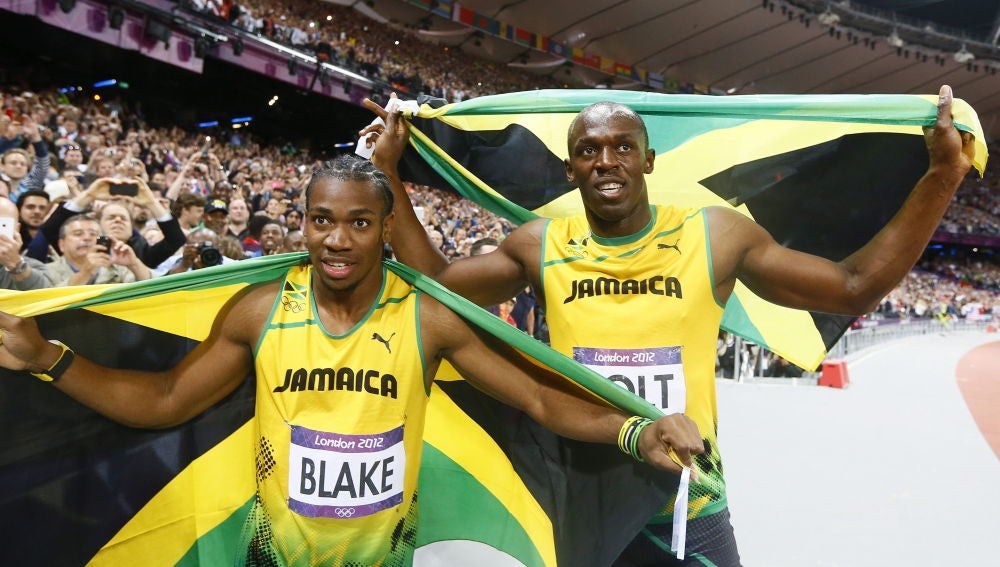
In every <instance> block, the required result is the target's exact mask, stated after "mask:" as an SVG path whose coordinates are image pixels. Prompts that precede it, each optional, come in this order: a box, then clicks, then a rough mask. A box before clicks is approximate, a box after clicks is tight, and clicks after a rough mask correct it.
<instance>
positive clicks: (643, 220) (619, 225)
mask: <svg viewBox="0 0 1000 567" xmlns="http://www.w3.org/2000/svg"><path fill="white" fill-rule="evenodd" d="M652 218H653V217H652V213H651V212H650V210H649V203H643V204H642V206H640V207H636V208H635V210H634V211H632V212H631V213H629V215H628V216H626V217H624V218H621V219H618V220H613V221H609V220H605V219H602V218H599V217H598V216H597V215H595V214H593V213H591V212H590V211H587V223H588V224H589V225H590V231H591V232H592V233H593V234H595V235H597V236H599V237H601V238H622V237H626V236H632V235H633V234H636V233H638V232H640V231H642V230H644V229H645V228H646V226H647V225H649V221H650V220H651V219H652Z"/></svg>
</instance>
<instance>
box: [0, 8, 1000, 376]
mask: <svg viewBox="0 0 1000 567" xmlns="http://www.w3.org/2000/svg"><path fill="white" fill-rule="evenodd" d="M187 6H188V7H189V8H191V9H193V10H195V11H198V12H201V13H202V14H205V15H209V16H210V17H213V18H217V19H220V20H225V21H226V22H228V23H230V24H232V25H235V26H238V27H240V28H242V29H244V30H246V31H248V32H251V33H256V34H260V35H262V36H266V37H268V38H270V39H273V40H275V41H280V42H284V43H286V44H289V45H292V46H296V47H299V48H302V49H304V50H307V51H310V52H312V53H315V54H316V55H317V56H318V57H320V58H321V59H326V60H330V61H333V62H336V63H338V64H341V65H346V66H348V67H351V68H352V69H355V70H356V71H358V72H359V73H363V74H366V75H368V76H370V77H373V78H379V79H382V80H384V81H386V82H388V83H392V84H393V85H394V87H396V88H397V89H401V90H407V91H410V92H411V93H427V94H431V95H433V96H439V97H442V98H447V99H450V100H456V101H457V100H463V99H466V98H471V97H476V96H480V95H484V94H492V93H497V92H508V91H515V90H527V89H532V88H540V87H558V86H562V85H557V84H555V81H553V80H552V79H551V78H547V77H539V76H537V75H532V74H527V73H523V72H519V71H516V70H513V69H511V68H510V67H507V66H505V65H498V64H496V63H492V62H485V61H481V60H476V59H474V58H472V57H469V56H467V55H465V54H462V53H461V52H460V50H457V49H451V50H444V48H443V47H442V46H440V45H436V44H434V43H430V42H427V41H424V40H423V39H422V38H421V37H420V34H419V30H418V29H412V28H409V29H407V28H401V27H399V26H396V25H391V24H382V23H379V22H376V21H375V20H372V19H369V18H367V17H365V16H363V15H361V14H360V13H359V12H357V11H356V10H353V9H351V8H347V7H341V6H337V5H334V4H330V3H315V2H308V1H305V0H281V1H279V2H268V3H266V5H265V4H263V3H253V4H246V3H243V4H237V3H236V2H235V1H233V0H222V1H217V0H194V1H193V2H188V3H187ZM400 42H403V43H404V44H405V45H403V46H401V45H400ZM404 53H405V56H404V55H403V54H404ZM483 77H489V83H488V84H483V83H482V82H481V81H482V78H483ZM550 83H551V84H550ZM3 91H4V92H3V95H2V96H3V98H2V112H0V134H2V135H0V154H2V159H0V194H2V195H8V196H9V198H10V201H6V200H4V201H3V202H0V205H4V206H8V207H9V206H10V205H11V203H16V209H14V210H13V212H11V213H7V212H4V211H5V210H6V209H2V210H0V217H2V216H6V215H8V214H9V215H11V216H17V217H18V220H19V221H20V227H19V230H18V231H16V232H15V233H14V234H13V235H12V237H11V243H7V242H6V241H5V240H4V238H3V237H0V263H2V267H3V273H2V275H3V277H2V278H0V285H2V286H4V287H6V288H9V289H30V288H34V287H47V286H50V285H55V286H59V285H76V284H95V283H116V282H128V281H136V280H144V279H148V278H151V277H159V276H163V275H166V274H172V273H178V272H183V271H187V270H191V269H200V268H202V267H206V266H211V265H215V264H220V263H227V262H234V261H239V260H242V259H245V258H251V257H255V256H261V255H269V254H275V253H281V252H289V251H299V250H304V244H303V239H302V231H301V228H302V221H303V202H302V198H303V191H304V189H305V186H306V184H307V183H308V180H309V175H310V171H311V170H312V169H313V167H315V166H317V165H318V164H319V163H320V162H321V158H322V157H327V156H318V155H310V154H309V153H308V152H306V151H299V150H296V149H295V148H292V147H289V146H287V145H286V146H281V147H279V146H275V145H269V144H266V143H263V142H261V141H258V140H256V139H255V138H254V136H252V135H250V134H245V133H241V134H240V135H238V136H236V135H233V136H232V137H230V138H228V139H225V140H220V139H213V138H211V137H206V136H204V134H203V133H197V132H193V131H185V130H183V129H181V128H179V127H177V126H176V125H151V124H148V123H146V122H145V121H144V120H143V119H142V117H141V115H140V114H138V113H136V112H133V111H132V110H131V109H130V108H129V104H126V103H122V102H118V101H110V102H104V101H95V100H93V99H89V98H85V97H83V96H79V97H74V98H70V96H71V95H69V94H65V93H59V92H56V91H40V92H33V91H30V90H29V91H25V90H21V89H14V88H13V87H8V88H5V89H3ZM359 126H360V125H359ZM998 183H1000V177H998V176H997V174H996V172H995V170H992V169H990V170H988V171H987V175H986V177H985V178H984V179H982V180H980V179H973V178H970V179H969V180H968V181H967V182H966V183H965V184H964V185H963V187H962V188H961V189H960V190H959V192H958V196H957V197H956V199H955V202H954V204H953V206H952V207H951V209H950V210H949V211H948V213H947V215H946V217H945V221H944V222H943V223H942V230H944V231H945V232H950V233H957V234H976V235H986V236H995V235H1000V197H997V194H998V193H997V191H995V189H996V187H997V185H998ZM407 190H408V192H409V195H410V197H411V199H412V200H413V203H414V206H415V208H416V210H417V211H418V213H419V214H420V215H422V221H423V223H424V225H425V227H426V229H427V231H428V234H429V235H430V237H431V239H432V240H434V241H435V242H437V243H438V245H439V247H440V248H441V250H442V251H443V252H444V253H445V254H446V255H448V256H451V257H461V256H468V255H472V254H474V253H475V245H477V243H479V245H482V244H483V243H496V242H499V241H501V240H503V238H504V237H505V236H506V235H507V234H508V233H509V232H510V231H511V230H512V228H513V227H512V225H511V224H510V222H508V221H507V220H505V219H502V218H500V217H498V216H496V215H494V214H492V213H490V212H489V211H486V210H484V209H482V208H481V207H479V206H478V205H476V204H474V203H472V202H469V201H466V200H464V199H462V198H460V197H458V196H456V195H454V194H453V193H450V192H447V191H443V190H440V189H435V188H431V187H425V186H417V185H412V184H410V185H408V186H407ZM101 237H107V238H109V240H108V241H99V238H101ZM949 250H950V252H949V253H947V254H945V253H943V252H942V253H940V254H933V253H932V252H931V251H930V250H929V251H928V254H927V255H926V256H925V258H924V260H922V262H921V263H920V265H919V266H918V267H917V269H915V270H914V271H913V272H911V274H910V276H909V277H908V278H907V279H906V280H904V282H903V283H902V284H900V286H899V287H898V288H897V289H895V290H894V291H893V292H892V293H890V294H889V296H888V297H886V298H885V300H884V301H883V302H882V304H881V306H880V307H879V308H878V309H877V310H876V311H875V312H873V313H871V314H869V315H868V316H866V317H867V318H869V319H882V318H926V317H942V318H946V317H955V318H977V319H978V318H984V317H990V316H992V310H993V306H994V305H995V304H996V303H997V302H998V301H997V298H998V294H1000V265H998V263H997V262H996V260H994V259H993V257H992V256H990V255H984V254H981V253H980V254H971V253H968V252H967V251H966V252H956V250H959V249H957V248H954V247H952V248H950V249H949ZM22 257H23V260H22ZM521 300H522V301H523V303H522V304H521V305H516V306H512V305H505V306H500V307H499V308H498V309H497V312H498V313H499V312H501V311H502V313H503V315H504V317H505V318H506V317H507V314H508V311H510V315H511V317H510V319H509V320H510V321H511V322H512V323H514V324H517V325H518V326H519V327H520V328H522V330H526V331H529V332H531V334H533V335H535V336H536V337H539V338H542V339H543V340H544V338H545V325H544V316H543V314H542V313H541V312H540V310H539V309H538V307H537V305H536V304H535V303H534V300H533V297H532V296H531V294H530V290H527V291H526V295H524V297H522V298H521ZM528 313H530V314H531V317H530V318H531V323H530V324H529V323H527V320H528ZM725 350H726V349H725V344H724V343H722V344H720V359H721V358H722V357H724V352H725ZM723 366H724V365H723Z"/></svg>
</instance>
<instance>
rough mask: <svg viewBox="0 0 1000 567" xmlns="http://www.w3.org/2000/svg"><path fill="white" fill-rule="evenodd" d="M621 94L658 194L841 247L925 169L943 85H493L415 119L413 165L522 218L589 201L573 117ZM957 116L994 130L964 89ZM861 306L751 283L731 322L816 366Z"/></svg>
mask: <svg viewBox="0 0 1000 567" xmlns="http://www.w3.org/2000/svg"><path fill="white" fill-rule="evenodd" d="M604 100H610V101H614V102H619V103H622V104H625V105H628V106H629V107H631V108H632V109H634V110H635V111H636V112H638V113H639V114H640V115H641V116H642V117H643V119H644V120H645V122H646V127H647V129H648V130H649V141H650V147H652V148H654V149H655V150H656V156H657V157H656V168H655V170H654V172H653V173H652V174H650V175H648V176H646V185H647V187H648V190H649V198H650V201H651V202H653V203H659V204H674V205H678V206H694V207H701V206H710V205H725V206H730V207H733V208H735V209H736V210H738V211H740V212H741V213H743V214H745V215H747V216H749V217H751V218H753V219H754V220H755V221H757V222H758V223H759V224H760V225H762V226H763V227H764V228H765V229H767V230H768V232H770V233H771V235H772V236H773V237H774V238H775V240H777V241H778V242H780V243H781V244H783V245H785V246H788V247H790V248H793V249H796V250H800V251H804V252H809V253H812V254H817V255H820V256H823V257H825V258H828V259H831V260H835V261H838V260H841V259H843V258H844V257H846V256H847V255H848V254H850V253H851V252H853V251H854V250H856V249H858V248H859V247H860V246H861V245H863V244H864V243H865V242H867V241H868V240H869V239H870V238H871V237H872V236H873V235H874V234H875V233H876V232H877V231H878V230H879V229H880V228H881V227H882V226H883V225H885V223H886V222H888V220H889V219H890V218H891V217H892V215H893V214H894V213H895V211H896V210H897V209H898V208H899V207H900V205H901V204H902V203H903V200H904V199H905V198H906V196H907V195H908V194H909V192H910V190H911V189H912V188H913V186H914V185H915V184H916V182H917V180H918V179H919V178H920V177H921V175H923V173H924V171H925V170H926V169H927V159H928V158H927V150H926V147H925V145H924V139H923V135H922V134H923V132H922V127H923V126H929V125H932V124H933V123H934V121H935V119H936V115H937V107H936V103H937V97H936V96H916V95H838V96H832V95H831V96H786V95H759V96H731V97H713V96H699V95H662V94H654V93H641V92H628V91H615V90H542V91H532V92H522V93H511V94H504V95H497V96H488V97H481V98H476V99H472V100H468V101H465V102H461V103H457V104H449V105H445V106H441V107H439V108H432V107H431V106H430V105H426V104H425V105H423V106H422V107H421V109H420V112H419V113H418V114H417V115H416V116H413V117H410V120H411V129H410V131H411V143H412V145H413V146H414V147H415V149H416V153H417V154H419V157H420V158H422V160H420V159H417V158H416V156H412V155H411V156H407V157H406V158H405V162H404V165H405V167H404V170H408V171H404V176H406V177H408V178H410V179H411V180H413V181H416V182H418V183H423V184H427V185H431V186H434V187H441V188H447V187H450V188H453V189H454V190H455V191H456V192H458V193H459V194H460V195H462V196H463V197H466V198H468V199H470V200H472V201H475V202H477V203H479V204H481V205H482V206H484V207H486V208H487V209H489V210H491V211H493V212H494V213H496V214H499V215H501V216H503V217H506V218H508V219H510V220H512V221H514V222H517V223H521V222H525V221H527V220H530V219H533V218H536V217H539V216H542V217H558V216H568V215H574V214H579V213H582V212H583V209H582V204H581V202H580V198H579V193H578V191H576V188H575V187H574V186H573V185H572V184H570V183H569V182H567V181H566V174H565V168H564V166H563V158H565V157H566V156H567V139H566V137H567V130H568V127H569V124H570V121H571V120H572V119H573V117H574V116H575V115H576V114H577V113H578V112H579V111H580V110H582V109H583V108H585V107H586V106H588V105H590V104H593V103H595V102H599V101H604ZM953 114H954V117H955V123H956V125H957V126H958V127H959V128H960V129H962V130H967V131H970V132H972V133H973V134H974V135H975V137H976V158H975V167H976V168H977V169H978V170H979V172H980V173H982V172H983V169H984V167H985V164H986V144H985V142H984V137H983V132H982V128H981V127H980V124H979V119H978V117H977V116H976V114H975V112H974V111H973V110H972V108H971V107H970V106H969V105H968V104H966V103H965V102H963V101H961V100H955V103H954V105H953ZM852 320H853V318H851V317H844V316H833V315H827V314H819V313H808V312H803V311H795V310H791V309H786V308H781V307H777V306H775V305H773V304H770V303H768V302H765V301H764V300H762V299H760V298H758V297H757V296H755V295H754V294H753V293H752V292H750V290H748V289H747V288H746V287H745V286H743V284H741V283H738V284H737V289H736V292H735V293H734V294H733V295H732V297H731V298H730V300H729V302H728V304H727V305H726V311H725V314H724V316H723V321H722V326H723V328H725V329H726V330H729V331H732V332H734V333H736V334H739V335H741V336H743V337H745V338H747V339H749V340H752V341H754V342H755V343H757V344H760V345H762V346H764V347H766V348H768V349H770V350H773V351H775V352H777V353H779V354H780V355H782V356H784V357H785V358H787V359H789V360H791V361H792V362H794V363H795V364H797V365H799V366H802V367H805V368H815V367H817V366H818V365H819V364H820V363H821V362H822V360H823V358H824V357H825V355H826V352H827V350H828V349H829V348H830V347H832V346H833V344H834V343H836V341H837V340H838V339H839V338H840V336H841V335H842V334H843V333H844V332H845V331H846V330H847V328H848V326H849V325H850V323H851V321H852Z"/></svg>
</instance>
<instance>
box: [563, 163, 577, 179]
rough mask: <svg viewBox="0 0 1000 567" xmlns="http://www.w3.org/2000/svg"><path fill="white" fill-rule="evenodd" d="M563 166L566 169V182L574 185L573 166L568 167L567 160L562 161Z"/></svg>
mask: <svg viewBox="0 0 1000 567" xmlns="http://www.w3.org/2000/svg"><path fill="white" fill-rule="evenodd" d="M563 166H564V167H565V168H566V181H569V182H570V183H576V177H575V176H574V175H573V166H572V165H570V163H569V159H564V160H563Z"/></svg>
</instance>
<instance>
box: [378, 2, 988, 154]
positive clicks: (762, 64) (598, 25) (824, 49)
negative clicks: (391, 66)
mask: <svg viewBox="0 0 1000 567" xmlns="http://www.w3.org/2000/svg"><path fill="white" fill-rule="evenodd" d="M432 4H436V3H433V2H432ZM460 4H461V5H462V6H464V7H466V8H469V9H471V10H473V11H475V12H477V13H479V14H482V15H484V16H487V17H490V18H494V19H495V20H499V21H502V22H505V23H507V24H511V25H514V26H518V27H521V28H524V29H525V30H527V31H529V32H532V33H536V34H540V35H544V36H548V37H549V38H551V39H553V40H555V41H558V42H561V43H564V44H566V45H568V46H569V47H572V48H578V49H582V50H584V52H586V53H587V54H597V55H600V56H604V57H606V58H610V59H611V60H614V61H617V62H621V63H624V64H627V65H630V66H637V67H642V68H644V69H646V70H647V71H650V72H654V73H662V74H663V75H665V76H667V77H669V78H674V79H677V80H679V81H680V82H681V83H682V84H684V83H688V84H691V85H693V86H696V87H697V88H698V89H699V90H711V91H712V92H716V93H722V92H729V93H732V94H736V93H738V94H766V93H792V94H807V93H808V94H820V93H838V94H839V93H909V94H927V93H931V94H933V93H936V92H937V89H938V87H939V86H940V85H941V84H950V85H951V86H952V87H953V88H954V90H955V93H956V95H957V96H959V97H961V98H963V99H965V100H966V101H968V102H969V103H971V104H972V106H973V107H974V108H975V109H976V110H977V111H978V112H979V114H980V118H981V120H982V122H983V127H984V128H985V130H986V132H987V133H988V135H989V136H991V137H992V138H993V139H1000V119H998V118H1000V51H998V50H997V48H996V37H997V33H998V24H997V22H998V19H997V16H998V12H1000V0H867V1H863V2H859V1H857V0H853V1H851V2H847V1H844V0H839V1H837V0H834V1H828V0H546V1H540V0H510V1H508V2H506V3H504V4H500V3H498V2H493V1H490V0H462V1H461V2H460ZM374 8H375V10H376V11H377V12H380V13H382V14H384V15H385V16H386V17H388V18H391V19H395V20H397V21H400V22H402V23H407V24H411V25H414V26H418V27H422V28H424V29H425V30H426V31H425V32H424V33H427V34H428V36H429V37H433V36H432V35H431V34H435V33H436V34H440V35H437V39H438V40H439V41H442V42H445V43H450V44H452V45H461V47H462V49H463V50H464V51H465V52H468V53H473V54H476V55H479V56H481V57H484V58H487V59H492V60H495V61H503V62H505V63H508V64H513V65H517V66H523V67H524V68H525V69H527V70H531V71H534V72H537V73H540V74H549V75H552V76H553V77H554V78H556V79H559V80H562V81H565V82H567V83H569V84H571V85H573V86H583V85H590V86H595V85H599V84H602V83H605V84H609V85H610V86H611V87H612V88H633V89H641V88H643V85H642V84H640V83H637V82H635V81H634V80H632V79H630V78H625V77H614V76H612V75H608V74H604V73H601V72H600V71H598V70H596V69H590V68H587V67H584V66H581V65H572V66H568V65H563V64H562V58H560V57H558V56H555V55H553V54H551V53H546V52H543V51H539V50H536V49H531V48H529V47H526V46H524V45H520V44H517V43H515V42H511V41H508V40H503V39H498V38H495V37H490V36H489V35H488V34H486V35H484V34H476V35H474V36H473V35H471V34H463V35H451V36H449V35H445V34H444V32H447V31H449V30H453V31H456V32H457V31H458V30H459V29H460V28H462V27H463V26H462V25H461V24H459V23H455V22H448V21H445V20H444V19H442V18H433V19H428V18H427V12H426V11H420V10H418V9H416V8H412V7H410V6H403V5H400V6H395V7H390V6H389V3H386V2H384V1H380V2H378V3H377V4H375V6H374ZM824 13H825V15H824ZM421 20H422V21H421ZM956 53H961V55H958V57H956ZM965 53H969V54H971V55H972V56H973V58H969V56H968V55H964V54H965ZM963 55H964V57H965V58H964V59H963Z"/></svg>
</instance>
